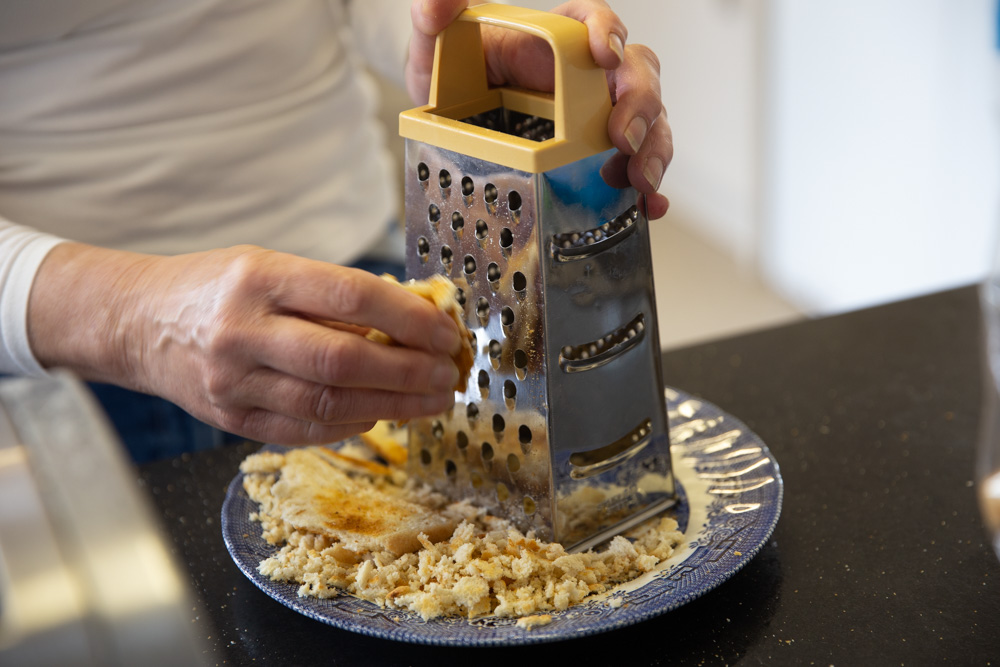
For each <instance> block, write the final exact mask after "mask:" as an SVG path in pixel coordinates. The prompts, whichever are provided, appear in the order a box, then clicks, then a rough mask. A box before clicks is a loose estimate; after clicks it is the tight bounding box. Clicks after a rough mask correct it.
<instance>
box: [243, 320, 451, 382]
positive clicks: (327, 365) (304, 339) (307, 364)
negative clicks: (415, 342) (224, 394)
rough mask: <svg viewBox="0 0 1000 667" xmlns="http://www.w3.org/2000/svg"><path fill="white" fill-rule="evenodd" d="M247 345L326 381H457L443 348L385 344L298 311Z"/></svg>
mask: <svg viewBox="0 0 1000 667" xmlns="http://www.w3.org/2000/svg"><path fill="white" fill-rule="evenodd" d="M248 345H250V346H251V349H250V350H249V353H250V354H251V355H252V356H253V358H254V360H255V361H256V363H258V364H261V365H265V366H267V367H270V368H273V369H275V370H277V371H280V372H282V373H286V374H288V375H291V376H293V377H296V378H302V379H303V380H307V381H310V382H317V383H319V384H323V385H334V386H339V387H352V388H369V389H385V390H389V391H394V392H402V393H410V394H435V393H441V392H445V391H452V390H454V388H455V385H456V383H457V382H458V367H457V366H456V365H455V362H454V361H453V360H452V359H451V357H449V356H446V355H444V354H431V353H428V352H425V351H423V350H414V349H410V348H406V347H400V346H389V345H382V344H380V343H375V342H372V341H370V340H367V339H365V338H363V337H361V336H358V335H356V334H352V333H347V332H344V331H339V330H335V329H327V328H325V327H321V326H318V325H316V324H313V323H311V322H304V321H302V320H299V319H298V318H295V317H282V318H275V319H274V321H273V322H272V323H271V326H270V327H269V330H268V331H267V332H266V334H264V335H262V336H260V337H259V338H258V339H256V340H255V341H252V342H248Z"/></svg>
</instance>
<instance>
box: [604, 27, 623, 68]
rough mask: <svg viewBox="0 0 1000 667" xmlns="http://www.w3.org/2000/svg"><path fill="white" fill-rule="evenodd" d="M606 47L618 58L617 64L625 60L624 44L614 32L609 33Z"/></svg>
mask: <svg viewBox="0 0 1000 667" xmlns="http://www.w3.org/2000/svg"><path fill="white" fill-rule="evenodd" d="M608 46H609V47H611V50H612V51H614V52H615V55H616V56H618V61H619V62H622V61H624V60H625V42H623V41H622V38H621V36H620V35H618V34H617V33H614V32H613V33H611V36H610V37H608Z"/></svg>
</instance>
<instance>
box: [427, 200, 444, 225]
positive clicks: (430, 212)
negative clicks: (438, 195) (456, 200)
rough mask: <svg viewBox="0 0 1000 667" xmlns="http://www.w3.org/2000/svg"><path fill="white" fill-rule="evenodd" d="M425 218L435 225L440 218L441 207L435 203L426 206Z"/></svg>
mask: <svg viewBox="0 0 1000 667" xmlns="http://www.w3.org/2000/svg"><path fill="white" fill-rule="evenodd" d="M427 219H428V220H429V221H430V222H431V224H433V225H436V224H437V223H438V222H439V221H440V220H441V209H439V208H438V207H437V205H436V204H431V205H430V206H428V207H427Z"/></svg>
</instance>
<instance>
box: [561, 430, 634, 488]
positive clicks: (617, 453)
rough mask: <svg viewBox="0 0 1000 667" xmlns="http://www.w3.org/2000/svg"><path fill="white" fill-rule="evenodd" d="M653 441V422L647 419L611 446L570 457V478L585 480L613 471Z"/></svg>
mask: <svg viewBox="0 0 1000 667" xmlns="http://www.w3.org/2000/svg"><path fill="white" fill-rule="evenodd" d="M652 440H653V431H652V422H650V420H648V419H645V420H643V422H642V423H641V424H639V425H638V426H636V427H635V428H634V429H632V431H630V432H629V433H627V434H626V435H624V436H623V437H621V438H619V439H618V440H616V441H615V442H612V443H611V444H610V445H605V446H604V447H599V448H597V449H591V450H588V451H585V452H577V453H575V454H573V455H572V456H570V457H569V463H570V466H571V470H570V477H572V478H573V479H584V478H586V477H592V476H594V475H599V474H601V473H603V472H606V471H608V470H611V469H612V468H615V467H617V466H619V465H621V464H622V463H624V462H625V461H627V460H629V459H630V458H632V457H633V456H635V455H636V454H638V453H639V452H641V451H642V450H643V449H645V448H646V446H647V445H648V444H649V443H650V442H652Z"/></svg>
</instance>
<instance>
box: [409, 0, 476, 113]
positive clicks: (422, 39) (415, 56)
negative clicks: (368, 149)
mask: <svg viewBox="0 0 1000 667" xmlns="http://www.w3.org/2000/svg"><path fill="white" fill-rule="evenodd" d="M468 4H469V2H468V0H414V2H413V4H412V5H411V6H410V19H411V21H412V22H413V34H412V35H411V36H410V53H409V58H408V59H407V61H406V89H407V92H408V93H409V94H410V98H411V99H412V100H413V101H414V102H415V103H416V104H427V97H428V95H429V94H430V88H431V71H432V70H433V68H434V42H435V40H436V39H437V35H438V33H439V32H441V31H442V30H444V29H445V27H447V26H448V24H449V23H451V22H452V21H454V20H455V18H456V17H457V16H458V15H459V14H460V13H461V12H462V10H463V9H465V8H466V7H467V6H468Z"/></svg>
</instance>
